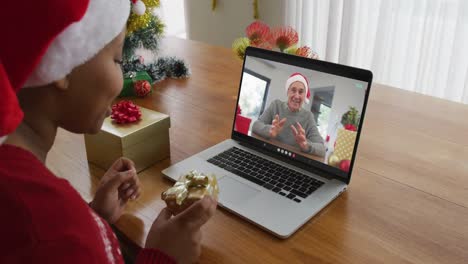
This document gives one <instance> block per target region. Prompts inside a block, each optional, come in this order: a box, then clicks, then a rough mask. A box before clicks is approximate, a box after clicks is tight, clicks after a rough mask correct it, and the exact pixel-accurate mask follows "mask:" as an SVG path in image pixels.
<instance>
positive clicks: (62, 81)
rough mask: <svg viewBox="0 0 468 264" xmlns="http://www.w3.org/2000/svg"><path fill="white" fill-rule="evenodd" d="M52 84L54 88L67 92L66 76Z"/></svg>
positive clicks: (67, 82)
mask: <svg viewBox="0 0 468 264" xmlns="http://www.w3.org/2000/svg"><path fill="white" fill-rule="evenodd" d="M53 84H54V86H55V87H57V88H59V89H60V90H62V91H65V90H67V89H68V84H69V81H68V75H67V76H65V77H63V78H62V79H60V80H57V81H55V82H54V83H53Z"/></svg>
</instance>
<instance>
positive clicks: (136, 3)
mask: <svg viewBox="0 0 468 264" xmlns="http://www.w3.org/2000/svg"><path fill="white" fill-rule="evenodd" d="M132 4H133V5H132V11H133V13H135V14H137V15H139V16H142V15H144V14H145V12H146V6H145V3H143V1H141V0H132Z"/></svg>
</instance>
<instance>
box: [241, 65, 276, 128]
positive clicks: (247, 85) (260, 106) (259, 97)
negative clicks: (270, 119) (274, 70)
mask: <svg viewBox="0 0 468 264" xmlns="http://www.w3.org/2000/svg"><path fill="white" fill-rule="evenodd" d="M269 86H270V79H269V78H267V77H265V76H262V75H260V74H258V73H256V72H254V71H251V70H248V69H244V74H243V77H242V90H241V94H240V98H239V106H240V108H241V109H242V116H245V117H249V118H252V119H257V118H258V117H259V116H260V115H261V114H262V113H263V111H264V110H265V103H266V96H267V94H268V87H269Z"/></svg>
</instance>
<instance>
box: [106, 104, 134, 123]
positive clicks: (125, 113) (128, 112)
mask: <svg viewBox="0 0 468 264" xmlns="http://www.w3.org/2000/svg"><path fill="white" fill-rule="evenodd" d="M111 118H112V119H113V120H114V121H115V122H116V123H117V124H128V123H133V122H136V121H138V120H140V119H141V111H140V108H139V107H138V106H137V105H136V104H134V103H133V102H132V101H126V100H124V101H120V102H118V103H116V104H114V105H113V106H112V115H111Z"/></svg>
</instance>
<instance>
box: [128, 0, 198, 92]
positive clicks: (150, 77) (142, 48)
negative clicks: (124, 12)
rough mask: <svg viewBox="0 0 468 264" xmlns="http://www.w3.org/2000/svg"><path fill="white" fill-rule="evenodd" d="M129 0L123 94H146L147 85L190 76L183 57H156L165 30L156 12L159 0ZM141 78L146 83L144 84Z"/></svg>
mask: <svg viewBox="0 0 468 264" xmlns="http://www.w3.org/2000/svg"><path fill="white" fill-rule="evenodd" d="M130 1H131V5H132V12H131V14H130V17H129V19H128V22H127V35H126V37H125V43H124V48H123V58H122V59H123V60H122V71H123V73H124V77H125V81H124V89H123V90H122V92H121V94H120V96H135V95H137V96H146V95H147V94H149V92H148V91H147V88H148V85H150V84H154V83H156V82H159V81H162V80H164V79H165V78H168V77H169V78H187V77H188V76H189V75H190V70H189V68H188V66H187V65H186V63H185V62H184V61H183V60H181V59H178V58H175V57H157V52H158V51H159V45H160V42H161V38H162V36H163V33H164V23H163V22H162V21H161V19H160V18H159V16H158V14H157V9H158V8H159V7H160V0H130ZM148 54H149V55H148ZM142 81H146V83H145V84H144V85H142ZM142 87H143V88H145V89H144V90H142ZM142 91H144V92H142Z"/></svg>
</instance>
